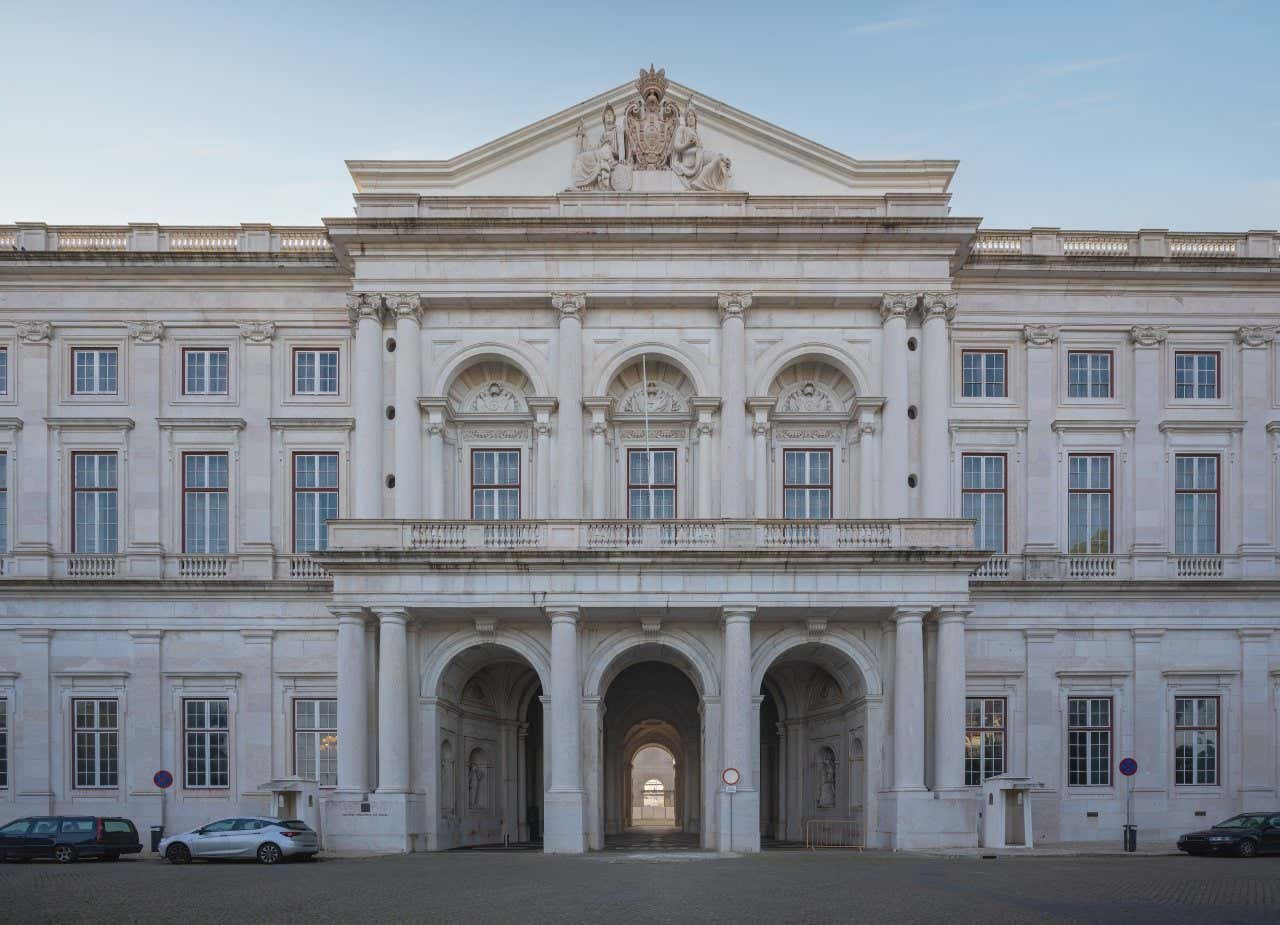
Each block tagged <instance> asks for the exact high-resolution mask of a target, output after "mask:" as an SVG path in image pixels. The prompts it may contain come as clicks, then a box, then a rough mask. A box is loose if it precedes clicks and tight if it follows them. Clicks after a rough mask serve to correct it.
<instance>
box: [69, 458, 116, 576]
mask: <svg viewBox="0 0 1280 925" xmlns="http://www.w3.org/2000/svg"><path fill="white" fill-rule="evenodd" d="M71 468H72V470H73V477H74V479H75V489H74V491H73V492H72V499H71V511H72V513H71V518H72V522H73V524H74V527H75V530H74V535H73V537H72V548H71V551H72V552H82V553H100V554H104V555H105V554H114V553H115V552H116V551H117V549H118V544H119V504H118V499H117V489H118V488H119V482H118V472H117V471H116V454H115V453H72V454H71Z"/></svg>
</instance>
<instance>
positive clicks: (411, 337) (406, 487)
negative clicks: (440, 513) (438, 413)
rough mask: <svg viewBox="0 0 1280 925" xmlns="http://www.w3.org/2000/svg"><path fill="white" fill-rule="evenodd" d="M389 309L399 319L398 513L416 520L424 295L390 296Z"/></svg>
mask: <svg viewBox="0 0 1280 925" xmlns="http://www.w3.org/2000/svg"><path fill="white" fill-rule="evenodd" d="M387 308H388V309H389V310H390V311H391V313H392V314H393V315H395V319H396V353H395V365H396V425H395V426H396V468H395V475H396V488H395V499H396V505H395V508H396V516H397V517H403V518H406V519H416V518H419V517H422V516H423V506H422V485H423V476H424V473H423V471H422V412H421V410H420V409H419V408H418V397H419V395H420V394H421V393H422V298H421V296H418V295H414V294H411V293H401V294H398V295H389V296H387ZM433 477H435V478H438V477H439V476H438V475H435V476H433Z"/></svg>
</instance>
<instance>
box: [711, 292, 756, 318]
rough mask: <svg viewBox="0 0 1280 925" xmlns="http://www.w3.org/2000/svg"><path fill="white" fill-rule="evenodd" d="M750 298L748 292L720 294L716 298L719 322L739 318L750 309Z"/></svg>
mask: <svg viewBox="0 0 1280 925" xmlns="http://www.w3.org/2000/svg"><path fill="white" fill-rule="evenodd" d="M751 302H752V297H751V293H749V292H722V293H720V294H719V295H718V296H717V297H716V303H717V304H718V305H719V306H720V320H721V321H722V322H723V321H727V320H728V319H730V318H741V317H742V316H743V315H745V314H746V313H747V309H748V308H750V307H751Z"/></svg>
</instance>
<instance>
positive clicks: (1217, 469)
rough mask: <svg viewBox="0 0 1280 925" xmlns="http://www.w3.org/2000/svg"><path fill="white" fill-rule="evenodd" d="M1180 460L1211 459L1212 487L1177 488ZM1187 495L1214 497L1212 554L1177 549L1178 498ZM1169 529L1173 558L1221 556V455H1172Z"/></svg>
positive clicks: (1196, 453)
mask: <svg viewBox="0 0 1280 925" xmlns="http://www.w3.org/2000/svg"><path fill="white" fill-rule="evenodd" d="M1181 459H1212V460H1214V465H1213V477H1214V485H1213V488H1212V489H1209V488H1179V487H1178V461H1179V460H1181ZM1182 494H1187V495H1213V496H1214V502H1213V507H1214V511H1213V514H1214V525H1213V552H1183V551H1181V550H1179V549H1178V535H1179V530H1178V496H1179V495H1182ZM1170 520H1171V521H1172V523H1171V527H1172V529H1173V544H1172V545H1173V554H1174V555H1175V556H1220V555H1222V454H1221V453H1200V452H1191V453H1174V454H1173V517H1172V518H1170Z"/></svg>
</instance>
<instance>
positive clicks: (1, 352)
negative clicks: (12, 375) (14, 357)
mask: <svg viewBox="0 0 1280 925" xmlns="http://www.w3.org/2000/svg"><path fill="white" fill-rule="evenodd" d="M8 394H9V348H8V347H0V395H8Z"/></svg>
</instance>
